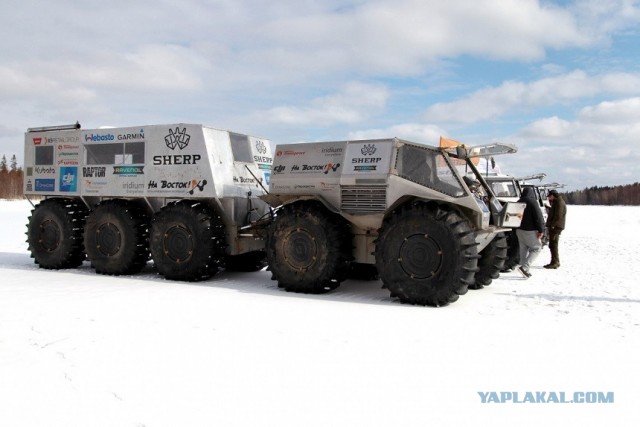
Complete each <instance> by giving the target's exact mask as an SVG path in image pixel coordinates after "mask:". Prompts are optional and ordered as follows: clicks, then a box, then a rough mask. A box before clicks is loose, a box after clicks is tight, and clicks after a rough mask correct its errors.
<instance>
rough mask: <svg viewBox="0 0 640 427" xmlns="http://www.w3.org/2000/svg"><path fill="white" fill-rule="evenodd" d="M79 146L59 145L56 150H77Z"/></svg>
mask: <svg viewBox="0 0 640 427" xmlns="http://www.w3.org/2000/svg"><path fill="white" fill-rule="evenodd" d="M79 149H80V146H79V145H71V144H59V145H58V150H79Z"/></svg>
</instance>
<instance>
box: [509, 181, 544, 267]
mask: <svg viewBox="0 0 640 427" xmlns="http://www.w3.org/2000/svg"><path fill="white" fill-rule="evenodd" d="M518 201H519V202H523V203H525V204H526V206H525V208H524V213H523V214H522V222H520V228H518V229H517V230H516V235H517V236H518V244H519V245H520V265H519V266H518V267H517V268H516V269H517V270H518V272H519V273H520V274H522V275H523V276H524V278H525V279H528V278H529V277H531V273H530V272H529V267H530V266H531V264H532V263H533V261H534V260H535V259H536V258H537V257H538V255H540V249H542V242H541V240H540V239H541V238H542V236H543V235H544V219H543V217H542V211H541V210H540V206H538V202H537V200H536V195H535V191H533V188H531V187H525V189H524V190H523V191H522V197H520V200H518Z"/></svg>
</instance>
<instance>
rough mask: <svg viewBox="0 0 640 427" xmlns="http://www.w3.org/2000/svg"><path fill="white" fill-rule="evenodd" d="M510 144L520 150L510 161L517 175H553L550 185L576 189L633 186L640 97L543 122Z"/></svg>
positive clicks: (639, 164)
mask: <svg viewBox="0 0 640 427" xmlns="http://www.w3.org/2000/svg"><path fill="white" fill-rule="evenodd" d="M505 142H510V143H515V144H516V145H518V147H519V152H518V154H517V155H516V156H508V158H506V159H505V162H506V163H507V164H508V169H509V173H512V174H514V175H522V174H528V173H530V172H534V171H536V170H537V169H540V168H543V169H544V170H543V172H544V171H546V172H548V171H549V170H553V171H554V174H550V176H549V177H548V178H547V180H548V181H561V182H563V183H565V184H567V185H569V186H570V187H571V189H582V188H585V187H591V186H594V185H600V186H602V185H620V184H627V183H633V182H636V181H638V179H639V177H640V97H635V98H628V99H622V100H617V101H606V102H601V103H599V104H597V105H594V106H588V107H584V108H583V109H582V110H581V111H580V112H579V113H578V114H577V115H576V117H575V119H573V120H563V119H560V118H558V117H549V118H545V119H541V120H537V121H535V122H534V123H532V124H530V125H529V126H527V127H525V128H524V129H522V130H521V131H519V132H518V133H516V134H514V135H512V136H510V137H507V138H505Z"/></svg>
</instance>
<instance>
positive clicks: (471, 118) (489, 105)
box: [425, 70, 640, 123]
mask: <svg viewBox="0 0 640 427" xmlns="http://www.w3.org/2000/svg"><path fill="white" fill-rule="evenodd" d="M603 94H604V95H629V94H640V73H609V74H603V75H596V76H590V75H588V74H587V73H585V72H584V71H582V70H576V71H573V72H570V73H567V74H562V75H559V76H554V77H548V78H544V79H541V80H538V81H534V82H531V83H523V82H518V81H507V82H504V83H503V84H501V85H500V86H498V87H492V88H486V89H481V90H478V91H476V92H473V93H471V94H470V95H468V96H466V97H464V98H461V99H459V100H457V101H452V102H441V103H437V104H434V105H432V106H431V107H429V108H428V109H427V111H426V113H425V118H426V119H427V120H429V121H432V122H451V123H475V122H478V121H481V120H490V119H495V118H497V117H500V116H502V115H504V114H507V113H510V112H513V111H524V110H526V109H529V108H535V107H541V106H548V105H554V104H562V103H565V102H571V101H574V100H578V99H581V98H588V97H593V96H597V95H603Z"/></svg>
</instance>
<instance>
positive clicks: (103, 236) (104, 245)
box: [96, 223, 122, 256]
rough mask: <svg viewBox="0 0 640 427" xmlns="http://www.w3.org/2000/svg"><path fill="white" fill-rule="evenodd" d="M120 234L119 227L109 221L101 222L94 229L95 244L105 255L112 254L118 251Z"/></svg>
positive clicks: (120, 243)
mask: <svg viewBox="0 0 640 427" xmlns="http://www.w3.org/2000/svg"><path fill="white" fill-rule="evenodd" d="M121 245H122V236H121V234H120V229H119V228H118V227H117V226H115V225H114V224H111V223H105V224H101V225H100V227H98V229H97V230H96V246H97V248H98V250H99V251H100V253H102V254H103V255H105V256H114V255H115V254H117V253H118V252H119V251H120V246H121Z"/></svg>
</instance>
